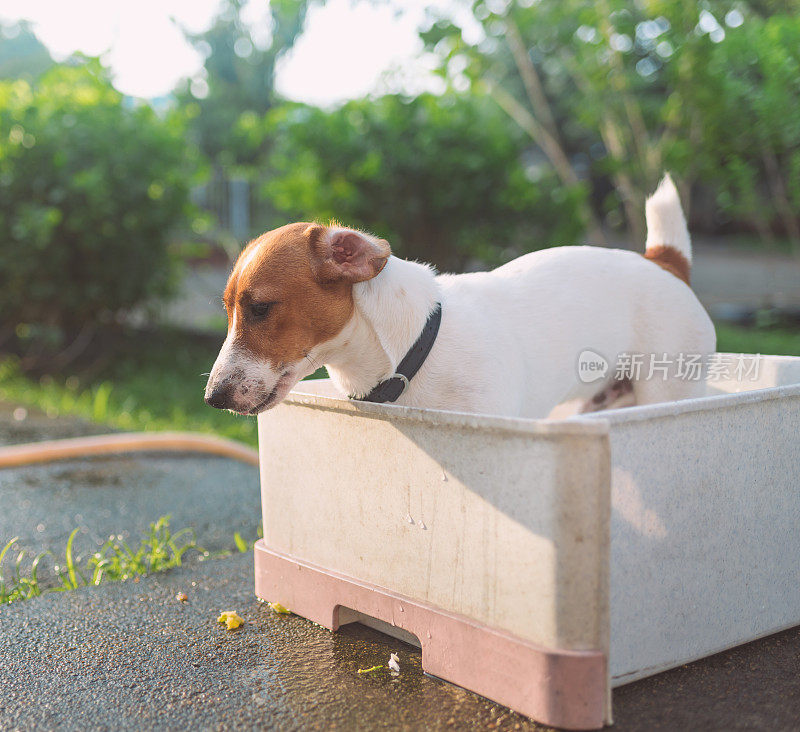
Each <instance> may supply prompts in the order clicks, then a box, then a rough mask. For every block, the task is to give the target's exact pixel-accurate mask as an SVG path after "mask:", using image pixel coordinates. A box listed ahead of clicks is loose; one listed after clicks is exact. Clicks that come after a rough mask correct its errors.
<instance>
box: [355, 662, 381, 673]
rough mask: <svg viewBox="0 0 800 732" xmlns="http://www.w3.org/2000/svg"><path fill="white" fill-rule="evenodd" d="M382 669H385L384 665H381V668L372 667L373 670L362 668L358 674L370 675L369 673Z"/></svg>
mask: <svg viewBox="0 0 800 732" xmlns="http://www.w3.org/2000/svg"><path fill="white" fill-rule="evenodd" d="M381 668H383V664H381V665H380V666H372V667H371V668H360V669H358V673H360V674H368V673H372V672H373V671H377V670H378V669H381Z"/></svg>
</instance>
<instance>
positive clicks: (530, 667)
mask: <svg viewBox="0 0 800 732" xmlns="http://www.w3.org/2000/svg"><path fill="white" fill-rule="evenodd" d="M255 578H256V582H255V584H256V595H257V596H258V597H259V598H261V599H263V600H269V601H272V602H280V603H281V604H282V605H284V606H285V607H288V608H289V609H291V611H292V612H293V613H295V614H296V615H300V616H302V617H304V618H306V619H308V620H311V621H313V622H315V623H318V624H319V625H322V626H324V627H325V628H328V630H331V631H335V630H338V628H339V626H340V624H341V623H340V618H339V611H340V609H341V608H346V609H349V610H355V611H357V612H359V613H363V614H364V615H368V616H370V617H372V618H377V619H378V620H381V621H383V622H386V623H389V624H390V625H392V626H394V627H396V628H400V629H402V630H405V631H407V632H408V633H411V634H413V635H414V636H416V637H417V639H418V640H419V644H420V646H421V648H422V668H423V669H424V670H425V672H426V673H429V674H431V675H433V676H438V677H439V678H442V679H445V680H446V681H449V682H451V683H453V684H457V685H458V686H463V687H464V688H466V689H469V690H471V691H474V692H476V693H478V694H481V695H482V696H485V697H488V698H489V699H492V700H493V701H496V702H498V703H500V704H503V705H505V706H507V707H510V708H511V709H513V710H515V711H517V712H520V713H521V714H524V715H526V716H528V717H531V718H532V719H535V720H536V721H538V722H542V723H544V724H548V725H551V726H554V727H561V728H564V729H576V730H586V729H599V728H600V727H602V726H603V721H604V713H605V702H606V673H607V659H606V658H605V656H604V654H603V653H602V652H600V651H593V650H584V651H571V650H562V649H557V648H556V649H553V648H542V647H540V646H537V645H535V644H533V643H530V642H528V641H525V640H523V639H521V638H516V637H514V636H512V635H510V634H508V633H505V632H503V631H499V630H496V629H494V628H490V627H487V626H485V625H482V624H480V623H478V622H476V621H474V620H472V619H470V618H467V617H464V616H460V615H456V614H454V613H450V612H447V611H445V610H442V609H440V608H437V607H434V606H432V605H428V604H426V603H424V602H420V601H417V600H412V599H410V598H407V597H403V596H402V595H399V594H397V593H394V592H391V591H390V590H387V589H384V588H382V587H377V586H375V585H370V584H367V583H365V582H361V581H359V580H357V579H354V578H352V577H347V576H345V575H342V574H339V573H337V572H333V571H331V570H328V569H324V568H323V567H318V566H315V565H312V564H309V563H308V562H304V561H303V560H301V559H298V558H296V557H291V556H289V555H286V554H283V553H281V552H278V551H275V550H274V549H270V548H269V547H267V545H266V544H265V543H264V540H263V539H262V540H260V541H258V542H257V543H256V546H255Z"/></svg>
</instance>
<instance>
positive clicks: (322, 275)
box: [305, 224, 392, 283]
mask: <svg viewBox="0 0 800 732" xmlns="http://www.w3.org/2000/svg"><path fill="white" fill-rule="evenodd" d="M305 235H306V236H307V237H308V239H309V243H310V245H311V267H312V269H313V270H314V276H315V277H316V278H317V280H318V281H319V282H322V283H328V282H363V281H364V280H371V279H372V278H373V277H375V276H376V275H377V274H378V273H379V272H380V271H381V270H382V269H383V268H384V266H385V265H386V261H387V260H388V259H389V255H390V254H391V253H392V250H391V248H390V247H389V244H388V242H386V241H384V240H383V239H377V238H375V237H373V236H369V235H368V234H361V233H359V232H358V231H353V230H352V229H340V228H328V227H326V226H321V225H320V224H311V226H309V227H308V228H307V229H306V230H305Z"/></svg>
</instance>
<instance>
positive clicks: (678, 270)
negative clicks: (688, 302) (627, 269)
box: [644, 244, 691, 285]
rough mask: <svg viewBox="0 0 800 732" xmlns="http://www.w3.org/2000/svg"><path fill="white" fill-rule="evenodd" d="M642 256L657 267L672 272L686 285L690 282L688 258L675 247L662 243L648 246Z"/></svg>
mask: <svg viewBox="0 0 800 732" xmlns="http://www.w3.org/2000/svg"><path fill="white" fill-rule="evenodd" d="M644 257H645V259H649V260H650V261H651V262H655V263H656V264H657V265H658V266H659V267H661V268H662V269H665V270H667V272H670V273H671V274H674V275H675V276H676V277H677V278H678V279H679V280H683V281H684V282H685V283H686V284H687V285H689V284H691V283H690V282H689V272H690V270H691V265H690V264H689V260H688V259H686V257H685V256H683V254H681V252H679V251H678V250H677V249H676V248H675V247H673V246H669V245H664V244H659V245H657V246H654V247H648V249H647V251H646V252H645V253H644Z"/></svg>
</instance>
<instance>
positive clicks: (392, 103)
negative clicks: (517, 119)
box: [239, 94, 585, 268]
mask: <svg viewBox="0 0 800 732" xmlns="http://www.w3.org/2000/svg"><path fill="white" fill-rule="evenodd" d="M260 125H261V120H259V119H258V118H256V116H255V115H243V116H242V118H241V119H240V123H239V127H240V132H241V133H242V134H243V135H247V136H249V137H250V138H257V137H258V135H259V134H266V135H267V136H268V137H269V138H270V143H271V145H270V147H271V150H270V154H269V160H268V165H267V166H266V167H267V168H268V169H269V170H270V175H271V179H270V180H269V181H268V183H267V184H266V186H265V194H266V197H267V198H268V199H269V204H270V205H271V206H273V207H274V208H275V209H276V210H277V211H278V212H280V213H282V214H283V215H284V216H285V218H284V221H286V220H291V219H294V220H297V219H300V220H303V219H306V220H308V219H319V220H322V221H325V220H326V219H329V218H336V219H338V220H340V221H341V222H342V223H344V224H346V225H348V226H356V227H363V228H365V229H367V230H370V231H372V232H374V233H376V234H379V235H381V236H384V237H386V238H387V239H388V240H389V242H390V243H391V244H392V247H393V248H394V250H395V252H396V253H397V254H399V255H400V256H403V257H407V258H411V259H413V258H419V259H422V260H425V261H428V262H433V263H434V264H436V265H438V266H440V267H443V268H460V267H463V266H464V265H465V264H466V263H467V262H468V261H469V260H470V259H472V258H477V259H480V260H483V261H485V262H488V263H491V264H496V263H498V262H500V261H503V260H507V259H510V258H512V257H514V256H516V255H518V254H520V253H521V252H524V251H530V250H533V249H540V248H542V247H546V246H552V245H554V244H572V243H575V241H576V239H577V237H578V236H579V235H580V233H581V229H582V228H583V227H582V224H581V221H580V216H579V215H578V213H577V212H578V207H579V205H580V203H581V201H582V198H583V196H584V194H585V191H584V190H583V189H582V188H581V187H580V186H576V187H575V188H574V189H573V190H567V189H566V188H564V187H562V186H557V185H555V184H554V178H553V175H552V173H551V172H550V171H549V170H543V169H542V166H541V165H538V164H536V160H530V161H528V164H527V165H526V162H525V157H526V153H527V152H528V150H526V146H527V144H528V143H527V142H526V140H525V139H524V137H523V135H522V134H521V133H520V132H519V130H517V129H516V128H515V127H514V125H513V124H512V123H510V122H509V120H508V119H507V118H506V117H505V116H504V115H503V113H502V112H501V111H500V110H499V109H498V108H497V106H496V105H495V104H494V102H492V101H491V100H489V99H487V98H485V97H480V96H477V95H473V96H459V95H455V94H450V95H445V96H444V97H436V96H433V95H431V94H423V95H421V96H419V97H416V98H413V99H407V98H404V97H402V96H399V95H389V96H384V97H380V98H378V99H364V100H357V101H353V102H349V103H347V104H345V105H344V106H343V107H341V108H340V109H336V110H334V111H325V110H322V109H317V108H314V107H308V106H305V105H299V104H287V105H284V106H282V107H279V108H277V109H275V110H273V111H272V112H271V113H270V114H269V115H268V117H267V118H266V123H265V124H264V126H263V127H260ZM251 144H253V142H252V140H251Z"/></svg>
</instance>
